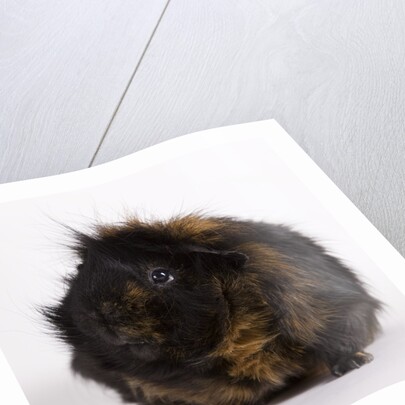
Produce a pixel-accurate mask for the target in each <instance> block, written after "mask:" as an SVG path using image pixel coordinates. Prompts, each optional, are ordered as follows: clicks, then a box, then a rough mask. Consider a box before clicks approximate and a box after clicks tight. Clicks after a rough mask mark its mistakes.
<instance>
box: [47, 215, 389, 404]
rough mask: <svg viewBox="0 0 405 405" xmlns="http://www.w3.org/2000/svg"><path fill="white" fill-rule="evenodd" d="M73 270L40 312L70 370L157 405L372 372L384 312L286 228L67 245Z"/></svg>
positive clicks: (178, 229)
mask: <svg viewBox="0 0 405 405" xmlns="http://www.w3.org/2000/svg"><path fill="white" fill-rule="evenodd" d="M76 241H77V243H76V246H75V249H76V252H77V254H78V257H79V259H80V264H79V265H78V267H77V271H76V272H75V273H74V274H73V275H72V276H71V277H70V278H69V279H68V280H67V287H68V288H67V290H66V294H65V296H64V297H63V298H62V299H61V301H60V303H59V304H57V305H55V306H50V307H46V308H44V309H43V312H44V314H45V316H46V317H47V319H48V321H49V322H50V323H51V324H52V326H53V327H54V329H55V331H56V333H57V335H58V336H59V337H60V338H61V339H62V340H63V341H65V342H67V343H68V344H69V345H70V346H71V347H72V349H73V353H74V362H73V366H74V368H75V370H76V371H78V372H80V373H81V374H82V375H84V376H86V377H91V378H93V379H95V380H97V381H100V382H102V383H104V384H107V385H110V386H112V387H114V388H116V389H117V390H119V391H120V392H121V394H122V395H123V398H125V399H126V400H132V401H134V402H136V401H138V402H139V403H143V404H149V405H158V404H161V405H163V404H175V405H258V404H262V403H265V402H264V401H265V399H266V398H267V397H268V396H269V395H271V394H272V393H274V392H276V391H278V390H280V389H281V388H283V387H284V386H287V385H288V384H289V383H290V382H291V381H292V380H294V379H296V378H298V377H304V376H306V375H308V374H310V373H314V372H316V371H317V370H320V369H328V370H330V372H331V373H332V374H334V375H336V376H340V375H342V374H344V373H346V372H348V371H349V370H351V369H354V368H358V367H360V366H362V365H363V364H365V363H368V362H369V361H371V360H372V356H371V355H370V354H368V353H365V352H364V349H365V347H366V346H367V345H368V344H370V343H371V342H372V341H373V339H374V337H375V335H376V333H377V332H378V330H379V325H378V321H377V317H376V313H377V311H378V310H379V309H380V307H381V304H380V302H379V301H377V300H376V299H375V298H373V297H372V296H371V295H370V294H369V293H368V292H367V291H366V289H365V287H364V286H363V284H362V283H361V282H360V281H359V279H358V278H357V277H356V275H355V274H354V273H353V272H352V271H351V270H350V269H349V268H348V267H347V266H345V265H344V264H343V263H342V262H341V261H339V260H338V259H337V258H335V257H333V256H331V255H330V254H328V253H327V252H326V251H325V250H324V249H323V248H322V247H321V246H320V245H318V244H317V243H316V242H315V241H313V240H312V239H310V238H308V237H306V236H304V235H302V234H300V233H298V232H295V231H292V230H291V229H289V228H288V227H286V226H282V225H273V224H268V223H264V222H253V221H242V220H237V219H234V218H228V217H209V216H203V215H194V214H190V215H186V216H182V217H174V218H172V219H170V220H167V221H150V222H147V221H141V220H138V219H131V220H128V221H127V222H125V223H123V224H120V225H116V226H98V227H97V231H96V232H94V233H93V234H84V233H76Z"/></svg>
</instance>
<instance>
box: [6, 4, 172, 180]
mask: <svg viewBox="0 0 405 405" xmlns="http://www.w3.org/2000/svg"><path fill="white" fill-rule="evenodd" d="M165 4H166V0H148V1H142V0H114V1H109V0H86V1H82V0H70V1H53V0H24V1H9V0H5V1H4V0H3V1H2V2H1V4H0V117H1V119H0V181H1V182H7V181H13V180H20V179H28V178H33V177H40V176H45V175H49V174H58V173H62V172H66V171H72V170H77V169H81V168H84V167H87V166H88V164H89V163H90V160H91V158H92V157H93V154H94V153H95V151H96V149H97V146H98V144H99V142H100V139H101V137H102V135H103V133H104V131H105V129H106V127H107V125H108V123H109V121H110V119H111V116H112V115H113V113H114V109H115V107H116V105H117V103H118V102H119V100H120V97H121V95H122V93H123V92H124V90H125V87H126V86H127V84H128V82H129V80H130V77H131V75H132V73H133V71H134V68H135V66H136V64H137V63H138V61H139V59H140V57H141V55H142V53H143V51H144V49H145V46H146V44H147V43H148V41H149V38H150V36H151V33H152V32H153V30H154V28H155V26H156V23H157V21H158V19H159V17H160V15H161V13H162V11H163V9H164V6H165Z"/></svg>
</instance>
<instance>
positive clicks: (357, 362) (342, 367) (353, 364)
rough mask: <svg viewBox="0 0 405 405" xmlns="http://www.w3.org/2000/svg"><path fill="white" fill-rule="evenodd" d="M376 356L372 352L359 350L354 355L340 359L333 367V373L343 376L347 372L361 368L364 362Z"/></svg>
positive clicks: (368, 361)
mask: <svg viewBox="0 0 405 405" xmlns="http://www.w3.org/2000/svg"><path fill="white" fill-rule="evenodd" d="M373 359H374V357H373V355H372V354H370V353H365V352H357V353H355V354H354V355H353V356H351V357H348V358H344V359H341V360H339V361H338V362H337V363H336V364H335V365H334V366H333V367H332V369H331V371H332V374H333V375H335V376H337V377H341V376H342V375H344V374H346V373H347V372H349V371H351V370H354V369H356V368H360V367H361V366H364V364H367V363H370V362H371V361H373Z"/></svg>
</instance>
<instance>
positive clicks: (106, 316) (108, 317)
mask: <svg viewBox="0 0 405 405" xmlns="http://www.w3.org/2000/svg"><path fill="white" fill-rule="evenodd" d="M121 312H122V311H121V308H120V307H119V306H118V304H116V303H111V302H104V303H103V304H102V305H101V310H100V313H101V316H102V318H103V320H104V321H105V322H106V323H109V324H114V323H116V322H117V320H118V319H119V318H120V314H121Z"/></svg>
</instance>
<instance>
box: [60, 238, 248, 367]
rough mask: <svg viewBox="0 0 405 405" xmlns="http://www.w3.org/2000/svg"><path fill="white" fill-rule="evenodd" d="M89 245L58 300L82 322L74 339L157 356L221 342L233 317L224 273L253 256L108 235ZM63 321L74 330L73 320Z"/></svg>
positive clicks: (193, 352) (189, 354)
mask: <svg viewBox="0 0 405 405" xmlns="http://www.w3.org/2000/svg"><path fill="white" fill-rule="evenodd" d="M85 245H86V246H85V249H82V253H83V254H82V260H83V262H82V264H81V265H79V266H78V271H77V274H76V275H75V276H74V277H73V278H72V279H71V280H70V282H69V291H68V294H67V296H66V297H65V300H64V302H63V303H62V304H61V307H60V308H59V312H60V313H62V312H63V313H64V314H65V315H63V317H66V315H68V316H69V317H70V318H71V322H72V324H73V328H74V329H75V333H74V334H75V336H76V338H74V339H71V343H72V342H73V344H74V345H82V344H87V345H88V344H93V345H97V346H98V347H103V345H108V346H110V347H111V346H115V347H117V348H118V347H119V348H120V350H121V349H125V350H127V352H128V355H129V354H130V355H131V356H133V357H138V358H143V359H145V360H148V359H150V360H152V359H156V358H162V357H168V358H170V357H173V356H174V357H175V358H176V359H179V358H184V359H190V358H193V357H196V356H198V355H202V354H203V352H204V351H205V352H206V351H209V350H212V349H213V348H214V347H215V346H216V345H217V344H219V343H220V342H221V340H222V338H223V336H224V334H225V331H226V328H227V319H228V318H229V316H228V315H229V313H228V311H229V308H228V304H227V302H226V299H225V296H224V292H223V283H222V281H221V280H222V279H223V276H224V274H227V277H229V274H230V273H231V272H234V271H235V269H236V268H237V267H240V265H241V264H242V262H243V263H244V261H246V257H245V256H244V255H243V254H240V253H237V252H219V251H213V250H210V249H207V248H204V247H202V246H190V245H176V247H175V248H174V247H168V246H156V245H155V246H153V247H152V248H151V247H150V246H147V245H143V246H142V243H139V241H137V242H136V243H134V241H131V240H120V241H117V240H113V241H112V240H108V238H107V239H105V238H104V239H87V242H86V244H85ZM59 328H60V329H62V333H64V332H65V333H66V334H69V333H71V329H72V326H71V325H69V326H67V327H66V326H65V329H66V330H65V331H64V330H63V329H64V326H63V322H62V325H61V323H59ZM69 329H70V330H69ZM78 335H79V336H80V338H79V339H78V338H77V336H78ZM90 342H92V343H90Z"/></svg>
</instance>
